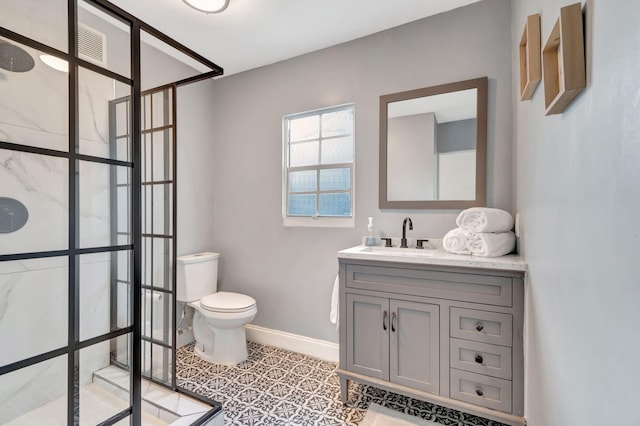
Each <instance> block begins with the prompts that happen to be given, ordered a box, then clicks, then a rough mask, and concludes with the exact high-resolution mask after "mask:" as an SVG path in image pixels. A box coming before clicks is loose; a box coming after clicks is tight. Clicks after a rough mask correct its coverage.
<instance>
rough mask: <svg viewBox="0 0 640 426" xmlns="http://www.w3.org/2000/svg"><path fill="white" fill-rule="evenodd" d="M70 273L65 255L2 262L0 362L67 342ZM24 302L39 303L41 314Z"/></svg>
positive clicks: (31, 354) (55, 347)
mask: <svg viewBox="0 0 640 426" xmlns="http://www.w3.org/2000/svg"><path fill="white" fill-rule="evenodd" d="M68 276H69V273H68V262H67V258H66V257H49V258H44V259H29V260H20V261H17V260H14V261H9V262H1V263H0V336H2V339H3V342H5V343H4V344H3V347H2V350H0V365H7V364H10V363H13V362H16V361H19V360H21V359H25V358H29V357H32V356H35V355H39V354H41V353H45V352H48V351H52V350H54V349H58V348H61V347H64V346H66V345H67V337H68V336H67V321H68V315H67V311H68V306H67V305H68V301H67V299H68V297H67V294H68V287H69V284H68V280H69V278H68ZM25 306H37V307H38V309H37V312H38V315H32V314H31V310H27V311H25V309H24V307H25ZM24 336H38V339H25V338H24ZM9 342H10V343H9ZM0 383H2V380H1V379H0ZM0 388H2V386H1V385H0ZM1 401H4V399H0V403H1ZM0 424H2V421H0Z"/></svg>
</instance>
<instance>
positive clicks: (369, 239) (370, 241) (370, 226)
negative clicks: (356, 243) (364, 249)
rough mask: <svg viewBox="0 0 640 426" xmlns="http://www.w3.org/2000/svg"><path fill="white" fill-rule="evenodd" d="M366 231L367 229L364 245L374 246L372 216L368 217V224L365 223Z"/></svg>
mask: <svg viewBox="0 0 640 426" xmlns="http://www.w3.org/2000/svg"><path fill="white" fill-rule="evenodd" d="M367 231H369V235H367V239H366V240H365V243H364V244H365V245H366V246H375V245H376V238H375V237H374V236H373V218H372V217H370V218H369V224H368V225H367Z"/></svg>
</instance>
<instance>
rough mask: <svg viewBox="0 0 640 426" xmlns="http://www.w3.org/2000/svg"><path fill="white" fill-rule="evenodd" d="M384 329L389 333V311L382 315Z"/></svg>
mask: <svg viewBox="0 0 640 426" xmlns="http://www.w3.org/2000/svg"><path fill="white" fill-rule="evenodd" d="M382 329H383V330H384V331H387V311H384V313H383V314H382Z"/></svg>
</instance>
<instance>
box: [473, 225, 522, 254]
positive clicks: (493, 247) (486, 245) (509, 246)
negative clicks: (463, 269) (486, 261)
mask: <svg viewBox="0 0 640 426" xmlns="http://www.w3.org/2000/svg"><path fill="white" fill-rule="evenodd" d="M515 246H516V236H515V235H514V234H513V232H511V231H509V232H498V233H478V234H475V233H469V240H468V242H467V249H468V250H469V251H470V252H471V254H472V255H473V256H483V257H499V256H504V255H505V254H509V253H511V252H512V251H513V249H514V247H515Z"/></svg>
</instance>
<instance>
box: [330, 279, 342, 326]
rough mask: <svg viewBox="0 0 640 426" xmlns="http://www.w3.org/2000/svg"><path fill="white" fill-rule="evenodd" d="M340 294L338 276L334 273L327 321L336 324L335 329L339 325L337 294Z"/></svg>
mask: <svg viewBox="0 0 640 426" xmlns="http://www.w3.org/2000/svg"><path fill="white" fill-rule="evenodd" d="M339 294H340V276H339V275H336V279H335V281H334V282H333V291H332V292H331V311H330V312H329V321H331V324H335V325H336V330H337V329H338V327H339V326H340V317H339V310H338V295H339Z"/></svg>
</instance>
